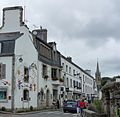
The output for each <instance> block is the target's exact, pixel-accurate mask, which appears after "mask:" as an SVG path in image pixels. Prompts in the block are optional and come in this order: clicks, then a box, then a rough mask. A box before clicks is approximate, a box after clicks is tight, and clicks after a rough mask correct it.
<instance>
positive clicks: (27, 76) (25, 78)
mask: <svg viewBox="0 0 120 117" xmlns="http://www.w3.org/2000/svg"><path fill="white" fill-rule="evenodd" d="M24 82H26V83H28V82H29V70H28V68H27V67H24Z"/></svg>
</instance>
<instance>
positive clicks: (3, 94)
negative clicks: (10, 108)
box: [0, 88, 7, 101]
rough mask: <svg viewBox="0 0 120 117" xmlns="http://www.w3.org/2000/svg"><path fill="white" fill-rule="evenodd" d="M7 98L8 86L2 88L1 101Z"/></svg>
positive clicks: (0, 91) (0, 92) (0, 90)
mask: <svg viewBox="0 0 120 117" xmlns="http://www.w3.org/2000/svg"><path fill="white" fill-rule="evenodd" d="M4 100H7V88H1V89H0V101H4Z"/></svg>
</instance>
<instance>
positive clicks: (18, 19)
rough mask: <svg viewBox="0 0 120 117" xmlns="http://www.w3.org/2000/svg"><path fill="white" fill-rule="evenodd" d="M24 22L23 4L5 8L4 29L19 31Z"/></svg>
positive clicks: (6, 30)
mask: <svg viewBox="0 0 120 117" xmlns="http://www.w3.org/2000/svg"><path fill="white" fill-rule="evenodd" d="M22 24H23V8H22V7H21V6H15V7H6V8H4V9H3V21H2V31H3V32H4V31H5V32H17V31H20V26H21V25H22Z"/></svg>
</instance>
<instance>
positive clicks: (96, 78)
mask: <svg viewBox="0 0 120 117" xmlns="http://www.w3.org/2000/svg"><path fill="white" fill-rule="evenodd" d="M95 80H96V84H97V87H98V90H99V89H100V87H101V73H100V70H99V63H98V61H97V68H96V73H95Z"/></svg>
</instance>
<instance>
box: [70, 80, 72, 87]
mask: <svg viewBox="0 0 120 117" xmlns="http://www.w3.org/2000/svg"><path fill="white" fill-rule="evenodd" d="M70 87H72V79H70Z"/></svg>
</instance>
